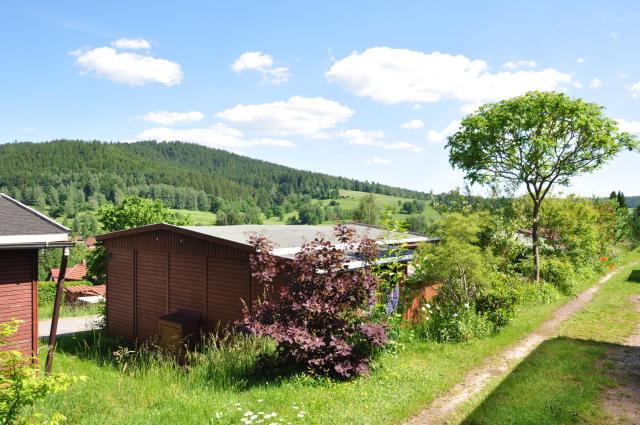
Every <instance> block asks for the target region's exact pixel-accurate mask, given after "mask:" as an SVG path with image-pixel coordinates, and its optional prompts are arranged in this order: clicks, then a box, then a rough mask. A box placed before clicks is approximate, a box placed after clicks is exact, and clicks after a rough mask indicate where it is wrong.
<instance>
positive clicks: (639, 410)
mask: <svg viewBox="0 0 640 425" xmlns="http://www.w3.org/2000/svg"><path fill="white" fill-rule="evenodd" d="M632 301H633V303H634V304H635V306H636V309H637V310H638V311H640V295H635V296H633V297H632ZM607 359H608V360H609V361H610V362H611V363H612V368H611V376H612V377H613V378H614V379H615V380H616V383H617V386H616V387H614V388H611V389H609V390H608V391H607V392H606V393H605V396H604V400H603V406H604V409H605V411H607V412H608V413H609V414H610V415H611V416H612V418H613V420H614V421H615V422H614V423H616V424H640V403H638V400H640V324H639V325H638V327H637V328H636V330H635V332H634V333H633V334H632V335H631V336H630V337H629V338H627V340H626V341H625V342H624V345H621V346H620V347H618V348H615V349H612V350H611V351H610V352H609V353H608V355H607Z"/></svg>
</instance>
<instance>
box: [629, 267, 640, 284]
mask: <svg viewBox="0 0 640 425" xmlns="http://www.w3.org/2000/svg"><path fill="white" fill-rule="evenodd" d="M627 281H628V282H636V283H640V270H632V271H631V273H630V274H629V278H628V279H627Z"/></svg>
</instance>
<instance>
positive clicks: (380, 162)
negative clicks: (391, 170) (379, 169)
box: [366, 157, 391, 165]
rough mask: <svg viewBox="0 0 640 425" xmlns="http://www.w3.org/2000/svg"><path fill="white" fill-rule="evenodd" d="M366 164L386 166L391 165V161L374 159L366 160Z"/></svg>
mask: <svg viewBox="0 0 640 425" xmlns="http://www.w3.org/2000/svg"><path fill="white" fill-rule="evenodd" d="M366 164H367V165H387V164H391V160H389V159H384V158H377V157H375V158H371V159H370V160H368V161H367V162H366Z"/></svg>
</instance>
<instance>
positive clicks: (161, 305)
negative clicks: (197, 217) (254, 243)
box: [105, 230, 251, 341]
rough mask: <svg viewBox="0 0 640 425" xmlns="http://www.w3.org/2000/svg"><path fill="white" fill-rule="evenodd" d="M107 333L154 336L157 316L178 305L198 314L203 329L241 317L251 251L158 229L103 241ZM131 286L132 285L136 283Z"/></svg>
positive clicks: (246, 296) (247, 289)
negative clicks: (105, 256)
mask: <svg viewBox="0 0 640 425" xmlns="http://www.w3.org/2000/svg"><path fill="white" fill-rule="evenodd" d="M105 246H106V248H107V250H108V252H109V259H108V272H107V326H108V330H109V333H110V334H111V335H114V336H122V337H125V338H126V339H130V340H134V339H138V340H139V341H142V340H145V339H148V338H150V337H153V336H154V335H155V334H156V333H157V330H158V317H159V316H162V315H164V314H167V313H171V312H174V311H176V310H178V309H184V310H190V311H195V312H198V313H200V314H202V317H203V326H204V329H205V330H207V331H213V330H215V329H216V328H217V326H218V322H223V325H224V324H228V323H229V322H233V321H235V320H238V319H240V318H242V306H243V300H244V302H247V303H251V278H250V272H249V262H248V260H249V255H248V253H247V252H244V251H240V250H236V249H234V248H231V247H226V246H221V245H216V244H213V243H210V242H205V241H202V240H200V239H196V238H191V237H187V236H184V235H179V234H174V233H172V232H169V231H164V230H162V231H156V232H149V233H146V234H145V233H143V234H138V235H130V236H124V237H122V238H117V239H110V240H107V241H105ZM134 288H135V289H134Z"/></svg>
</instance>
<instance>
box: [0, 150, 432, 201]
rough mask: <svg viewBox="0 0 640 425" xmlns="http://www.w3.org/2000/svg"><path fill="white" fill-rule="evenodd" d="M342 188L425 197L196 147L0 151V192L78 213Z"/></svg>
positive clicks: (284, 197) (293, 197)
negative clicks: (133, 198)
mask: <svg viewBox="0 0 640 425" xmlns="http://www.w3.org/2000/svg"><path fill="white" fill-rule="evenodd" d="M338 189H349V190H358V191H364V192H374V193H379V194H386V195H395V196H402V197H408V198H418V199H424V198H426V197H427V195H426V194H425V193H422V192H416V191H411V190H407V189H402V188H397V187H391V186H386V185H382V184H378V183H372V182H363V181H358V180H353V179H347V178H343V177H333V176H329V175H326V174H321V173H313V172H309V171H300V170H296V169H293V168H289V167H285V166H282V165H276V164H272V163H269V162H265V161H260V160H256V159H251V158H247V157H244V156H241V155H236V154H233V153H230V152H226V151H223V150H219V149H211V148H207V147H204V146H200V145H195V144H190V143H180V142H172V143H156V142H152V141H149V142H139V143H103V142H98V141H93V142H85V141H80V140H55V141H51V142H46V143H10V144H3V145H0V191H3V192H7V193H9V194H10V195H12V196H14V197H16V198H18V199H19V200H21V201H23V202H25V203H27V204H29V205H36V206H38V205H39V206H44V205H46V206H47V207H48V208H49V210H51V209H63V208H65V207H66V208H69V209H74V205H73V204H78V203H80V204H82V203H89V204H91V206H98V205H100V204H102V203H104V202H117V201H118V199H120V198H121V197H123V196H125V195H126V194H136V195H140V196H145V197H150V198H155V199H161V200H163V201H164V202H165V204H166V205H167V206H170V207H174V208H185V209H193V210H196V209H199V210H212V209H213V210H215V209H216V208H217V207H218V206H219V205H221V204H222V203H231V204H235V205H237V206H238V207H239V208H241V209H245V208H248V207H251V206H257V207H259V208H260V209H261V210H262V211H266V210H268V209H270V208H273V207H274V206H276V205H281V204H283V203H285V202H296V203H298V202H299V200H300V198H301V197H306V198H315V199H319V198H329V197H333V196H335V195H336V194H337V190H338ZM69 204H72V205H69ZM57 212H58V213H63V211H57ZM68 212H71V211H68Z"/></svg>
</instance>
